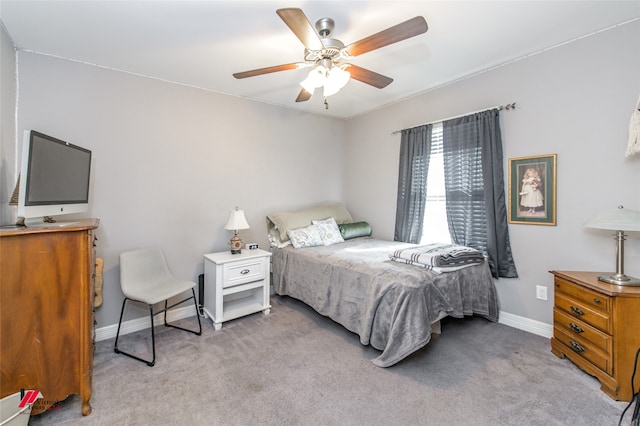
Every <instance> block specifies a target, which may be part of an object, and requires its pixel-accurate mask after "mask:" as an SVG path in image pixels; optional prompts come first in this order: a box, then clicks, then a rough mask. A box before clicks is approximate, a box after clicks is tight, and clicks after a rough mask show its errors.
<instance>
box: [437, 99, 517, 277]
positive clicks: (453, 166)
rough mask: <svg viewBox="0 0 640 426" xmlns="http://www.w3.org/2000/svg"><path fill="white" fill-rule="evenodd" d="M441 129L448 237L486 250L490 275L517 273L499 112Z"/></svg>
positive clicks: (451, 122)
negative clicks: (511, 241) (507, 206)
mask: <svg viewBox="0 0 640 426" xmlns="http://www.w3.org/2000/svg"><path fill="white" fill-rule="evenodd" d="M442 131H443V134H442V137H443V142H442V144H443V151H444V169H445V191H446V197H447V204H446V205H447V221H448V222H449V233H450V234H451V240H452V241H453V242H454V243H456V244H461V245H465V246H468V247H473V248H476V249H478V250H481V251H482V252H484V253H485V254H486V255H487V256H488V258H489V267H490V268H491V273H492V274H493V276H494V277H496V278H497V277H506V278H515V277H517V276H518V272H517V271H516V267H515V264H514V262H513V256H512V253H511V244H510V243H509V230H508V227H507V208H506V202H505V190H504V171H503V167H504V164H503V157H502V139H501V135H500V115H499V112H498V110H497V109H493V110H488V111H483V112H480V113H476V114H471V115H468V116H465V117H460V118H454V119H451V120H447V121H444V122H443V130H442Z"/></svg>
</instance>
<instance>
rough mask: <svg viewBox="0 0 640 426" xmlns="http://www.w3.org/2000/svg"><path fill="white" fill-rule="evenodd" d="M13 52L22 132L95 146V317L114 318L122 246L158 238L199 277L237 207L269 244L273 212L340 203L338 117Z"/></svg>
mask: <svg viewBox="0 0 640 426" xmlns="http://www.w3.org/2000/svg"><path fill="white" fill-rule="evenodd" d="M18 62H19V69H18V74H19V81H20V91H19V101H18V105H19V111H18V117H19V119H18V134H19V135H21V134H22V132H23V131H24V130H25V129H36V130H39V131H41V132H43V133H46V134H50V135H52V136H55V137H58V138H60V139H63V140H66V141H68V142H71V143H74V144H77V145H80V146H83V147H86V148H88V149H90V150H92V152H93V159H94V161H93V168H92V187H91V194H90V197H91V211H90V212H89V216H91V217H97V218H100V220H101V225H100V228H99V231H98V238H99V241H98V247H97V252H98V256H100V257H102V258H104V262H105V274H104V277H105V282H104V304H103V306H102V307H100V308H98V309H97V311H96V319H97V320H98V327H102V326H105V325H111V324H114V323H117V321H118V315H119V309H120V305H121V303H122V295H121V292H120V287H119V276H118V274H119V269H118V255H119V253H120V252H122V251H126V250H130V249H135V248H139V247H143V246H150V245H158V246H160V247H162V248H163V249H164V250H165V253H166V255H167V259H168V262H169V264H170V267H171V269H172V270H173V272H174V274H175V275H177V276H181V277H185V278H189V279H193V280H197V277H198V275H199V274H200V273H202V272H203V265H202V255H203V254H205V253H211V252H214V251H223V250H227V246H226V244H227V242H228V241H229V239H230V238H231V234H230V232H229V231H226V230H224V229H223V228H224V225H225V223H226V221H227V219H228V216H229V211H230V210H232V209H234V208H235V207H236V206H239V207H240V208H242V209H244V210H245V213H246V216H247V221H248V222H249V224H250V225H251V229H248V230H246V231H242V232H241V236H242V238H243V239H244V240H245V241H247V242H249V241H250V242H258V243H259V244H260V246H261V247H265V248H266V247H268V243H267V238H266V235H267V230H266V220H265V216H266V215H267V213H269V212H271V211H273V210H281V209H290V208H291V209H293V208H301V207H303V206H307V205H309V204H313V203H319V202H324V201H333V200H337V201H344V197H343V193H342V182H343V176H342V170H343V163H342V158H343V155H342V152H343V141H344V122H343V121H337V120H335V119H329V118H324V117H321V116H318V115H312V114H303V113H298V112H294V111H292V110H288V109H283V108H278V107H274V106H270V105H266V104H261V103H256V102H251V101H247V100H244V99H240V98H237V97H232V96H226V95H221V94H217V93H212V92H207V91H203V90H198V89H194V88H191V87H185V86H180V85H176V84H172V83H167V82H162V81H158V80H152V79H147V78H143V77H138V76H134V75H129V74H125V73H120V72H115V71H111V70H106V69H101V68H96V67H92V66H89V65H85V64H80V63H75V62H70V61H65V60H60V59H56V58H52V57H47V56H43V55H38V54H33V53H27V52H19V53H18ZM312 129H323V130H322V132H316V131H312ZM21 144H22V141H21V140H20V141H19V145H21ZM20 151H21V149H20ZM142 312H144V311H142ZM132 315H135V313H134V314H132Z"/></svg>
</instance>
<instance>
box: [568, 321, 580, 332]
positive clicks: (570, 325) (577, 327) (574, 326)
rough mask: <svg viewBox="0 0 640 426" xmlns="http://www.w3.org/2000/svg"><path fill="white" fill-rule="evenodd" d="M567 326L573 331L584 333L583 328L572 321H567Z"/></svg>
mask: <svg viewBox="0 0 640 426" xmlns="http://www.w3.org/2000/svg"><path fill="white" fill-rule="evenodd" d="M569 328H570V329H571V330H573V331H575V332H576V333H584V329H582V328H581V327H579V326H577V325H575V324H574V323H572V322H570V323H569Z"/></svg>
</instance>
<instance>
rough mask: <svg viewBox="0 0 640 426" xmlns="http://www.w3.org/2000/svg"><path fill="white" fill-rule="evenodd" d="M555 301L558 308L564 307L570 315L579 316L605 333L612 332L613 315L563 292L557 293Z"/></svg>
mask: <svg viewBox="0 0 640 426" xmlns="http://www.w3.org/2000/svg"><path fill="white" fill-rule="evenodd" d="M555 302H556V303H555V305H556V307H557V308H560V309H562V310H563V311H565V312H566V313H567V314H569V315H570V316H573V317H574V318H578V319H580V320H582V321H584V322H586V323H587V324H590V325H592V326H594V327H596V328H597V329H599V330H602V331H604V332H605V333H608V334H610V333H611V317H610V316H609V315H607V314H605V313H602V312H600V311H598V310H595V309H592V308H591V307H589V306H587V305H586V304H584V303H582V302H579V301H577V300H575V299H571V298H569V297H567V296H565V295H563V294H562V293H556V295H555Z"/></svg>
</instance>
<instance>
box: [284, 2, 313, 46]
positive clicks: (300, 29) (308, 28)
mask: <svg viewBox="0 0 640 426" xmlns="http://www.w3.org/2000/svg"><path fill="white" fill-rule="evenodd" d="M276 13H277V14H278V16H279V17H280V18H281V19H282V20H283V21H284V23H285V24H287V26H288V27H289V29H291V31H293V33H294V34H295V35H296V37H298V38H299V39H300V41H301V42H302V44H304V47H306V48H307V49H309V50H322V49H324V46H323V45H322V41H320V37H319V36H318V33H316V30H315V29H313V26H312V25H311V23H310V22H309V20H308V19H307V17H306V16H305V14H304V12H303V11H302V10H301V9H297V8H287V9H278V10H276Z"/></svg>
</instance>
